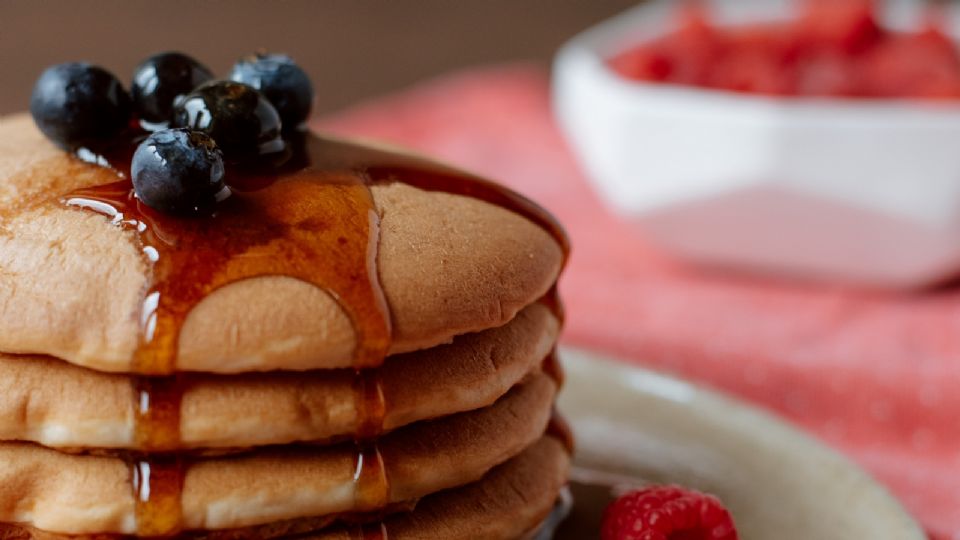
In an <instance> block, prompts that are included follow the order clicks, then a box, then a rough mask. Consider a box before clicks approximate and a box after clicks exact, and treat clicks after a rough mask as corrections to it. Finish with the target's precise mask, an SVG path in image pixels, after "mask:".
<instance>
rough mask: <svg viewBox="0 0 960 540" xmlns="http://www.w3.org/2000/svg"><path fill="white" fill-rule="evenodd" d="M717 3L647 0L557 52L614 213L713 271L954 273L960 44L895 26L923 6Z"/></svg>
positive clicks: (565, 112)
mask: <svg viewBox="0 0 960 540" xmlns="http://www.w3.org/2000/svg"><path fill="white" fill-rule="evenodd" d="M706 4H708V9H707V11H706V12H703V13H701V14H699V15H697V16H695V17H691V16H690V15H689V12H688V14H687V15H683V14H678V11H677V6H676V4H675V3H666V2H654V3H650V4H644V5H642V6H639V7H637V8H634V9H632V10H630V11H627V12H625V13H624V14H622V15H619V16H617V17H615V18H613V19H611V20H609V21H607V22H604V23H602V24H600V25H599V26H597V27H595V28H592V29H590V30H587V31H586V32H584V33H582V34H580V35H578V36H576V37H575V38H574V39H573V40H571V41H570V42H569V43H568V44H567V45H565V46H564V48H563V49H562V50H561V52H560V53H559V55H558V57H557V61H556V69H555V80H554V94H555V107H556V113H557V116H558V119H559V121H560V124H561V127H562V128H563V130H564V131H565V133H566V135H567V137H568V139H569V141H570V143H571V147H572V148H573V150H574V152H575V154H576V155H577V157H578V158H579V160H580V162H581V164H582V165H583V167H584V169H585V171H586V173H587V174H588V176H589V177H590V179H591V180H592V181H593V182H595V184H596V187H597V189H598V191H599V193H600V194H601V195H602V196H603V198H604V199H605V200H606V201H607V202H608V203H609V204H610V206H611V207H612V209H613V210H615V211H616V212H618V213H619V214H621V215H623V216H624V217H625V218H626V219H628V220H630V221H631V222H633V223H635V224H636V226H637V228H638V229H639V230H640V231H641V233H642V234H643V235H645V236H646V237H647V238H648V239H649V240H650V241H651V242H653V243H655V244H657V245H659V246H661V247H662V248H663V249H664V250H666V251H667V252H670V253H672V254H674V255H675V256H677V257H679V258H681V259H684V260H689V261H694V262H697V263H703V264H707V265H712V266H721V267H732V268H738V269H746V270H748V271H762V272H771V273H775V274H779V275H790V276H799V277H803V278H813V279H826V280H834V281H840V282H844V283H850V284H855V285H863V286H871V287H892V288H916V287H923V286H927V285H930V284H932V283H936V282H939V281H942V280H944V279H948V278H951V277H954V276H955V275H956V274H957V272H958V271H960V247H958V246H960V243H958V242H957V241H956V237H957V235H958V234H960V205H958V204H957V201H960V155H957V153H956V152H955V151H954V149H953V145H952V143H951V141H953V140H954V139H955V138H956V137H958V136H960V101H957V100H956V99H954V98H955V97H956V96H958V95H960V67H958V66H960V62H958V60H957V59H958V54H957V52H956V48H955V47H954V46H953V44H952V43H951V42H950V40H949V39H948V38H947V37H945V34H943V33H942V32H940V31H939V30H938V29H937V28H938V27H937V26H935V25H934V26H931V23H930V22H929V21H930V18H929V17H926V18H921V20H924V21H927V22H925V23H924V26H923V27H922V28H920V29H919V30H917V29H911V30H909V31H905V30H896V31H895V30H891V29H890V28H888V27H889V26H890V25H893V24H897V23H898V22H900V21H904V20H910V17H909V16H905V15H903V14H904V13H905V12H907V11H909V10H910V9H913V10H914V11H916V10H917V9H922V8H921V7H920V6H917V5H907V4H906V3H905V2H900V3H896V2H894V3H893V4H894V5H893V6H892V12H893V13H894V15H890V16H888V17H881V15H883V14H880V13H878V14H877V15H876V16H874V12H873V11H871V9H872V8H870V3H865V2H859V1H857V2H853V3H852V4H849V3H844V4H843V5H845V6H847V7H846V8H845V9H841V8H838V7H837V6H838V5H839V4H840V3H839V2H834V3H825V2H800V1H799V0H796V1H793V2H759V1H756V0H752V1H737V2H735V1H715V2H709V3H706ZM850 6H852V7H850ZM797 7H800V8H802V9H801V10H800V11H799V14H798V13H797V11H796V10H795V9H794V10H791V8H797ZM896 14H899V15H896ZM908 15H909V14H908ZM914 15H923V13H914ZM940 16H942V17H944V18H946V17H949V16H950V11H949V10H947V9H945V10H944V11H943V12H941V14H940ZM914 18H916V17H914ZM944 20H945V19H944Z"/></svg>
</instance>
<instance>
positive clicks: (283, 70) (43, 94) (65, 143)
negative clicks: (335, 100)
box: [30, 52, 313, 215]
mask: <svg viewBox="0 0 960 540" xmlns="http://www.w3.org/2000/svg"><path fill="white" fill-rule="evenodd" d="M130 90H131V91H130V92H129V93H128V92H127V91H126V90H125V89H124V87H123V84H122V83H121V82H120V81H119V80H118V79H117V78H116V77H115V76H114V75H113V74H111V73H110V72H108V71H106V70H105V69H103V68H101V67H98V66H95V65H91V64H87V63H81V62H71V63H65V64H59V65H55V66H52V67H50V68H48V69H47V70H46V71H44V72H43V74H41V75H40V78H39V79H38V80H37V82H36V85H35V86H34V89H33V95H32V97H31V98H30V112H31V114H32V115H33V119H34V121H35V122H36V124H37V126H38V127H39V128H40V131H42V132H43V133H44V135H46V137H47V138H49V139H50V140H52V141H53V142H55V143H56V144H58V145H59V146H61V147H62V148H64V149H65V150H68V151H77V150H80V149H88V150H91V151H92V152H94V153H95V154H96V153H97V149H98V148H104V147H108V146H109V145H110V144H111V143H112V142H115V141H116V140H117V138H119V137H124V136H126V135H127V134H129V132H130V129H131V126H136V125H137V124H139V128H140V129H142V130H146V131H147V132H151V133H150V135H149V136H147V137H146V138H145V139H144V140H143V141H142V142H141V143H140V145H139V146H138V147H137V149H136V151H135V152H134V154H133V162H132V163H131V167H130V170H131V180H132V181H133V186H134V190H135V192H136V195H137V197H138V198H139V199H140V200H141V201H142V202H143V203H144V204H146V205H148V206H150V207H152V208H154V209H157V210H160V211H163V212H168V213H172V214H181V215H184V214H187V215H189V214H195V213H204V212H208V211H209V210H210V209H212V208H213V207H214V205H215V204H216V202H217V201H218V200H220V199H222V198H223V197H224V196H225V194H228V193H229V190H227V188H226V185H225V182H224V160H226V161H227V162H228V163H230V162H237V161H243V160H246V159H249V158H252V157H261V156H265V155H269V154H274V153H277V152H281V151H283V150H284V149H285V148H286V145H285V143H284V140H283V134H284V133H285V132H287V133H289V132H291V131H295V130H300V129H302V128H303V126H304V125H305V122H306V120H307V118H308V117H309V115H310V108H311V104H312V102H313V85H312V84H311V83H310V79H309V77H308V76H307V74H306V73H305V72H304V71H303V70H302V69H301V68H300V67H299V66H297V64H296V63H294V62H293V60H291V59H290V57H288V56H286V55H280V54H256V55H253V56H251V57H248V58H244V59H242V60H240V61H238V62H237V63H236V64H235V65H234V66H233V69H232V70H231V72H230V75H229V76H228V77H227V79H225V80H216V79H214V76H213V74H212V73H211V71H210V70H209V69H207V68H206V67H205V66H203V65H202V64H200V63H199V62H197V61H196V60H194V59H193V58H190V57H189V56H187V55H185V54H181V53H177V52H166V53H161V54H157V55H155V56H151V57H150V58H148V59H146V60H144V61H143V62H142V63H141V64H140V65H139V66H137V68H136V70H135V71H134V75H133V83H132V85H131V88H130Z"/></svg>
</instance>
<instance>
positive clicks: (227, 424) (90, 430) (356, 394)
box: [0, 304, 559, 450]
mask: <svg viewBox="0 0 960 540" xmlns="http://www.w3.org/2000/svg"><path fill="white" fill-rule="evenodd" d="M558 332H559V322H558V321H557V320H556V319H555V318H554V316H553V315H552V313H551V312H550V310H549V309H547V308H546V307H545V306H544V305H542V304H533V305H531V306H529V307H527V308H525V309H524V310H523V311H521V312H520V313H519V314H518V315H517V317H515V318H514V319H513V320H512V321H511V322H510V323H508V324H506V325H504V326H501V327H499V328H494V329H492V330H487V331H485V332H481V333H476V334H466V335H462V336H459V337H457V338H456V339H455V340H454V341H453V343H452V344H449V345H442V346H439V347H434V348H431V349H426V350H422V351H416V352H412V353H406V354H402V355H397V356H392V357H389V358H388V359H387V361H386V363H385V364H384V365H383V367H381V368H379V369H377V370H375V371H376V373H377V374H376V375H372V374H370V375H366V376H369V377H372V380H375V381H378V382H379V385H380V389H381V390H382V392H383V397H384V404H385V412H386V414H385V415H384V418H383V420H384V422H383V428H384V429H385V430H387V431H391V430H393V429H396V428H398V427H401V426H404V425H407V424H410V423H412V422H417V421H420V420H425V419H429V418H435V417H439V416H446V415H449V414H453V413H458V412H462V411H469V410H473V409H479V408H482V407H486V406H488V405H490V404H491V403H493V402H494V401H496V400H497V399H498V398H500V397H501V396H502V395H503V394H505V393H506V392H507V391H508V390H509V389H510V388H511V387H512V386H514V385H515V384H517V383H518V382H519V381H520V380H522V379H523V378H524V377H525V376H527V375H528V374H530V373H533V372H537V371H539V369H540V366H541V363H542V362H543V359H544V358H545V357H546V356H547V355H548V354H549V353H550V350H551V349H552V347H553V344H554V342H555V341H556V337H557V333H558ZM134 382H135V381H134V380H131V377H130V376H127V375H119V374H108V373H101V372H96V371H91V370H89V369H85V368H81V367H77V366H73V365H71V364H68V363H66V362H62V361H59V360H54V359H51V358H49V357H29V356H10V355H3V354H0V440H24V441H34V442H38V443H41V444H44V445H46V446H51V447H61V448H63V447H67V448H69V447H78V448H81V449H91V448H127V449H137V446H136V443H135V437H134V416H135V415H134V410H133V409H134V407H135V405H136V402H135V396H136V395H135V392H134V390H133V386H132V385H133V384H134ZM357 382H358V377H357V374H356V373H355V372H354V371H353V370H328V371H311V372H307V373H289V372H287V373H266V374H245V375H231V376H223V375H200V374H196V375H187V376H184V377H182V378H181V381H180V384H181V385H182V387H183V388H184V392H183V400H182V414H181V415H180V422H181V423H180V439H181V443H182V446H181V447H180V448H184V449H195V448H235V447H241V448H242V447H251V446H264V445H277V444H286V443H290V442H296V441H325V440H329V439H335V438H342V437H344V436H350V435H353V434H354V433H357V432H359V431H360V430H361V426H362V423H363V415H361V414H359V413H360V412H361V411H362V410H363V407H365V406H366V404H365V403H364V395H363V393H362V392H360V391H358V385H357ZM143 449H144V450H146V448H143Z"/></svg>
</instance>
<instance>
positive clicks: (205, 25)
mask: <svg viewBox="0 0 960 540" xmlns="http://www.w3.org/2000/svg"><path fill="white" fill-rule="evenodd" d="M634 3H636V1H635V0H574V1H571V0H559V1H558V0H523V1H522V2H517V1H514V0H458V1H456V2H450V1H447V0H407V1H394V2H391V1H388V0H349V1H348V0H320V1H310V0H283V1H278V2H265V1H254V0H233V1H231V2H213V1H208V2H188V1H186V0H166V1H164V2H145V1H142V0H137V1H130V2H122V1H119V0H110V1H103V2H92V1H90V0H47V1H44V2H34V1H30V0H0V21H2V23H3V31H2V32H0V66H3V69H4V74H3V84H2V85H0V114H5V113H9V112H13V111H17V110H23V109H26V107H27V103H28V99H29V95H30V89H31V87H32V85H33V82H34V81H35V80H36V77H37V75H38V74H39V73H40V71H41V70H42V69H43V68H44V67H46V66H47V65H49V64H53V63H58V62H64V61H69V60H86V61H91V62H94V63H97V64H101V65H103V66H105V67H107V68H108V69H110V70H112V71H114V72H115V73H117V74H118V76H120V78H121V79H122V80H128V79H129V77H130V73H131V72H132V69H133V67H134V66H135V65H136V64H137V62H139V61H140V60H142V59H143V58H145V57H146V56H149V55H150V54H152V53H154V52H158V51H163V50H170V49H175V50H182V51H185V52H188V53H191V54H193V55H195V56H196V57H198V58H199V59H201V60H202V61H203V62H205V63H207V65H209V66H210V67H211V68H212V69H213V70H214V71H215V72H217V73H225V72H226V71H227V70H228V69H229V66H230V65H231V63H232V62H233V61H234V60H235V59H236V58H238V57H240V56H243V55H244V54H248V53H249V52H252V51H254V50H256V49H259V48H264V49H267V50H270V51H282V52H287V53H289V54H291V55H292V56H294V57H295V58H296V59H297V60H298V61H299V62H300V63H301V64H302V65H303V66H304V67H305V68H306V69H307V70H308V71H309V72H310V74H311V75H312V77H313V80H314V82H315V84H316V87H317V105H316V111H317V112H324V111H330V110H333V109H337V108H340V107H342V106H344V105H347V104H350V103H353V102H356V101H358V100H361V99H363V98H366V97H371V96H374V95H377V94H382V93H384V92H386V91H390V90H394V89H397V88H400V87H403V86H406V85H409V84H411V83H413V82H414V81H417V80H420V79H423V78H425V77H430V76H433V75H438V74H440V73H443V72H446V71H449V70H450V69H453V68H456V67H460V66H465V65H473V64H481V63H488V62H497V61H505V60H518V59H530V60H533V61H536V62H540V63H546V62H548V61H549V59H550V57H551V56H552V54H553V52H554V51H555V50H556V48H557V47H558V46H559V45H560V44H561V43H562V42H563V41H564V40H565V39H566V38H568V37H569V36H571V35H573V34H574V33H576V32H577V31H579V30H581V29H582V28H585V27H586V26H589V25H590V24H592V23H594V22H596V21H599V20H601V19H603V18H606V17H608V16H610V15H612V14H614V13H616V12H618V11H620V10H622V9H625V8H627V7H629V6H630V5H632V4H634Z"/></svg>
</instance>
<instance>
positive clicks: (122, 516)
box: [0, 374, 556, 534]
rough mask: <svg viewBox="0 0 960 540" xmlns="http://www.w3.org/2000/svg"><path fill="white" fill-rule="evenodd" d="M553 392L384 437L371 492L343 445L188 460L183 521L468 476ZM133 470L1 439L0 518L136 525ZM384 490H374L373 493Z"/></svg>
mask: <svg viewBox="0 0 960 540" xmlns="http://www.w3.org/2000/svg"><path fill="white" fill-rule="evenodd" d="M555 392H556V383H555V382H554V381H553V379H551V378H550V377H549V376H547V375H545V374H540V375H536V376H535V377H533V378H531V379H529V380H528V381H526V382H525V383H523V384H521V385H519V386H517V387H515V388H514V389H512V390H511V391H510V392H509V393H508V394H507V395H506V396H504V397H503V398H501V399H500V400H499V401H497V402H496V403H495V404H494V405H492V406H490V407H487V408H485V409H480V410H478V411H471V412H467V413H461V414H457V415H453V416H447V417H443V418H440V419H436V420H431V421H425V422H419V423H416V424H413V425H410V426H407V427H405V428H403V429H400V430H397V431H395V432H393V433H391V434H389V435H386V436H385V437H383V438H382V439H380V440H379V441H378V443H377V447H378V449H379V455H380V456H382V463H383V469H382V471H383V474H384V475H385V477H386V479H387V480H386V482H385V484H383V485H381V483H380V482H374V483H373V484H375V485H374V486H373V487H374V488H376V489H372V490H371V489H370V488H371V486H370V485H369V482H368V480H365V479H367V478H368V477H369V473H371V472H372V473H373V474H374V476H373V478H374V479H375V480H376V479H379V478H380V475H379V472H380V469H378V468H376V467H374V465H375V464H376V463H378V460H377V459H376V458H375V457H370V455H369V454H368V453H366V452H365V453H364V454H363V455H364V456H365V457H364V460H363V462H362V463H367V465H365V466H363V467H358V450H357V448H356V447H355V446H354V445H353V444H352V443H349V444H342V445H337V446H326V447H319V446H314V447H276V448H267V449H258V450H255V451H252V452H250V453H249V454H244V455H237V456H230V457H221V458H206V459H198V460H196V461H194V462H192V463H191V464H190V466H189V467H187V469H186V474H185V476H184V484H183V486H184V487H183V492H182V499H181V501H182V505H181V507H182V509H183V521H182V522H183V525H184V527H185V528H187V529H229V528H236V527H249V526H255V525H260V524H264V523H269V522H274V521H280V520H288V519H295V518H302V517H307V516H320V515H326V514H338V513H344V512H355V511H359V510H363V511H366V510H372V509H375V508H382V507H384V506H386V505H388V504H391V503H399V502H404V501H410V500H415V499H418V498H421V497H423V496H425V495H428V494H430V493H434V492H437V491H440V490H443V489H448V488H451V487H455V486H460V485H465V484H467V483H470V482H474V481H476V480H478V479H479V478H481V477H482V476H483V475H484V474H485V473H486V472H487V471H489V470H490V469H491V468H493V467H494V466H496V465H498V464H500V463H503V462H505V461H507V460H508V459H510V458H511V457H513V456H515V455H517V454H519V453H520V452H522V451H523V449H524V448H526V447H528V446H530V445H531V444H533V443H534V442H535V441H536V440H537V439H539V438H540V437H541V435H542V434H543V433H544V431H545V429H546V426H547V423H548V421H549V419H550V417H551V409H552V406H553V399H554V395H555ZM358 469H361V471H360V472H358ZM131 471H132V469H131V467H130V465H129V464H128V462H127V461H125V460H124V459H121V458H116V457H103V456H91V455H71V454H65V453H62V452H58V451H56V450H52V449H47V448H44V447H40V446H36V445H31V444H27V443H9V442H8V443H0V522H5V523H23V524H27V525H29V526H32V527H36V528H39V529H43V530H47V531H53V532H58V533H64V534H84V533H100V532H111V533H122V534H134V533H135V532H136V530H137V528H136V523H135V521H136V518H135V502H134V490H133V489H131V485H132V483H131V482H132V480H131ZM356 478H359V480H356ZM154 488H156V486H154ZM383 488H385V489H386V492H385V493H384V494H383V496H379V495H371V493H373V494H376V493H377V491H378V490H379V489H383Z"/></svg>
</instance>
